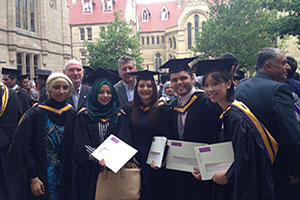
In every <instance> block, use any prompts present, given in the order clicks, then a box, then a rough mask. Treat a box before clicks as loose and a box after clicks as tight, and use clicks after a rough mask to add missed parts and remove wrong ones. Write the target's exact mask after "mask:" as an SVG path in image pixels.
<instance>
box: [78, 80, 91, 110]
mask: <svg viewBox="0 0 300 200" xmlns="http://www.w3.org/2000/svg"><path fill="white" fill-rule="evenodd" d="M88 91H89V90H88V87H87V86H85V85H82V86H81V91H80V95H79V100H78V110H79V109H80V108H82V107H83V106H82V104H84V103H85V102H86V99H87V94H88ZM84 106H85V105H84Z"/></svg>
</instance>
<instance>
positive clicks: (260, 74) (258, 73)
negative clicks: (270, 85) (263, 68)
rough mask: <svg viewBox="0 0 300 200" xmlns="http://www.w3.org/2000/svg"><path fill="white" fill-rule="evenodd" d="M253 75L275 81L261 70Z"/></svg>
mask: <svg viewBox="0 0 300 200" xmlns="http://www.w3.org/2000/svg"><path fill="white" fill-rule="evenodd" d="M255 77H258V78H264V79H270V80H273V81H275V80H274V79H273V78H272V77H271V76H269V75H268V74H265V73H263V72H256V75H255Z"/></svg>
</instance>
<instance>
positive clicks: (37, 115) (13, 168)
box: [8, 99, 76, 200]
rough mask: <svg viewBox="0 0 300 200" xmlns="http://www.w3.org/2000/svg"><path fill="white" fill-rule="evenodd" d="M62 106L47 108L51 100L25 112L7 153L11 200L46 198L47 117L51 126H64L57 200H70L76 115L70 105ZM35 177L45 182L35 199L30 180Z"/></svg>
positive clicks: (51, 103) (51, 102)
mask: <svg viewBox="0 0 300 200" xmlns="http://www.w3.org/2000/svg"><path fill="white" fill-rule="evenodd" d="M63 103H64V106H63V107H59V108H58V107H56V108H55V107H53V106H49V105H53V104H54V105H55V104H56V103H55V102H54V101H53V100H52V99H49V100H48V101H47V102H46V103H45V105H43V104H36V105H35V106H34V107H32V108H30V109H29V110H28V111H27V112H26V113H25V115H24V116H23V117H22V119H21V121H20V122H19V125H18V127H17V129H16V132H15V138H14V140H13V143H12V145H11V147H10V150H9V153H8V165H9V169H10V171H9V175H10V176H11V181H10V187H11V188H12V191H10V199H12V200H28V199H41V200H48V199H49V193H48V174H47V165H46V145H45V138H44V137H45V134H46V130H45V126H46V114H47V115H48V116H49V118H50V120H51V121H52V122H53V123H55V124H59V125H60V126H61V125H63V126H64V132H63V143H62V150H61V155H60V156H61V164H60V167H61V179H60V180H61V186H60V198H59V199H60V200H62V199H64V200H68V199H72V197H71V195H72V193H71V185H72V179H71V178H72V170H71V151H72V140H73V123H74V117H75V114H76V113H75V111H74V110H73V108H72V106H71V105H69V104H66V103H65V102H63ZM61 123H63V124H61ZM34 177H38V178H39V179H40V180H41V181H42V182H43V183H44V186H45V195H42V196H39V197H36V196H34V195H33V194H32V191H31V188H30V179H32V178H34Z"/></svg>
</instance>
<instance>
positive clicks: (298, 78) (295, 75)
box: [293, 72, 300, 81]
mask: <svg viewBox="0 0 300 200" xmlns="http://www.w3.org/2000/svg"><path fill="white" fill-rule="evenodd" d="M293 79H295V80H297V81H300V76H299V73H298V72H295V73H294V75H293Z"/></svg>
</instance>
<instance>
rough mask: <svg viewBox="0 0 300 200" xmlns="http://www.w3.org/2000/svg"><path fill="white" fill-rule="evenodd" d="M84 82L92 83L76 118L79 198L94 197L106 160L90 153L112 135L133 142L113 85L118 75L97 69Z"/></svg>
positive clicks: (76, 191) (75, 160) (75, 165)
mask: <svg viewBox="0 0 300 200" xmlns="http://www.w3.org/2000/svg"><path fill="white" fill-rule="evenodd" d="M84 81H85V82H87V83H91V84H93V86H92V88H91V89H90V91H89V94H88V98H87V102H86V107H83V108H82V109H81V110H80V111H79V113H78V115H77V117H76V120H75V133H74V143H73V160H74V162H73V164H74V167H73V169H74V185H75V187H74V193H76V196H77V199H78V200H81V199H85V200H94V199H95V193H96V185H97V179H98V174H99V173H100V171H101V170H103V167H104V166H105V160H101V161H97V160H95V158H93V157H92V156H91V153H92V152H93V151H94V150H95V149H96V148H97V147H98V146H99V145H100V144H101V143H102V142H103V141H104V140H105V139H106V138H107V137H108V136H109V135H110V134H114V135H116V136H117V137H118V138H120V139H122V140H123V141H125V142H126V143H131V140H130V132H129V124H128V119H127V117H126V115H125V113H124V111H123V110H121V108H120V102H119V97H118V95H117V92H116V90H115V89H114V87H113V85H112V84H113V83H115V82H117V81H119V77H117V76H115V75H114V74H112V73H110V72H108V71H106V70H105V69H101V68H98V69H97V70H96V71H95V72H94V73H92V74H91V75H90V77H87V78H86V79H85V80H84ZM111 187H114V186H111Z"/></svg>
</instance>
